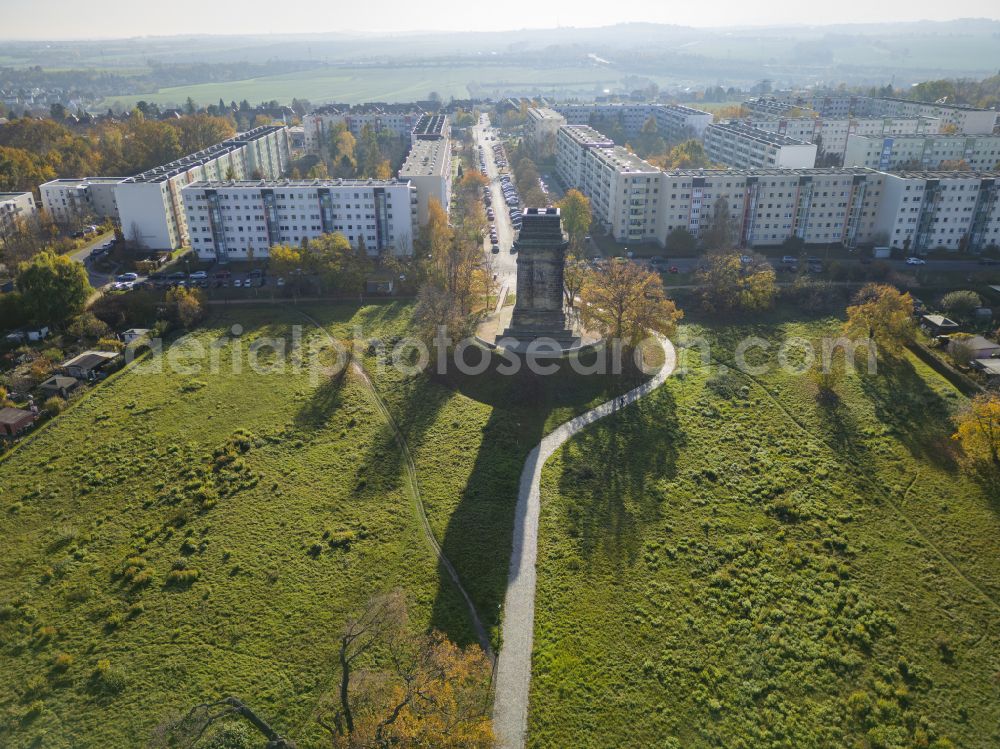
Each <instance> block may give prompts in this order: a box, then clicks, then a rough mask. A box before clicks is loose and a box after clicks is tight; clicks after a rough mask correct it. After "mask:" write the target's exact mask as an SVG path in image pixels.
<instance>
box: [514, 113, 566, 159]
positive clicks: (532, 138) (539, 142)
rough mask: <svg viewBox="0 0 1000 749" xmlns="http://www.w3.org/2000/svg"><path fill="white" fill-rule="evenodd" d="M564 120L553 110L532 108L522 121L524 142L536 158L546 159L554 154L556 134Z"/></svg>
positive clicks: (564, 122)
mask: <svg viewBox="0 0 1000 749" xmlns="http://www.w3.org/2000/svg"><path fill="white" fill-rule="evenodd" d="M565 124H566V118H565V117H563V116H562V115H561V114H559V113H558V112H556V111H555V110H554V109H548V108H546V107H538V108H536V107H532V108H531V109H529V110H528V113H527V118H526V119H525V121H524V140H525V142H526V143H527V145H528V148H529V149H530V150H531V153H533V154H534V155H535V156H536V157H538V158H542V159H548V158H551V157H552V156H554V155H555V152H556V133H558V132H559V128H561V127H562V126H563V125H565Z"/></svg>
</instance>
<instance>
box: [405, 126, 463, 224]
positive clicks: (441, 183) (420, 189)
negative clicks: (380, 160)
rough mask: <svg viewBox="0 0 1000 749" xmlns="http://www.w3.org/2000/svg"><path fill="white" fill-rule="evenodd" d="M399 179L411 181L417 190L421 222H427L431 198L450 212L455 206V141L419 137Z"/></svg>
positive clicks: (418, 215) (418, 218)
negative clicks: (452, 175)
mask: <svg viewBox="0 0 1000 749" xmlns="http://www.w3.org/2000/svg"><path fill="white" fill-rule="evenodd" d="M399 179H400V180H401V181H408V182H410V183H411V184H412V185H413V187H414V188H415V189H416V192H417V218H416V221H417V225H418V226H423V225H424V224H426V223H427V217H428V206H429V204H430V200H431V198H437V200H438V202H439V203H440V204H441V207H442V208H444V210H445V211H446V212H447V211H448V210H449V207H450V205H451V189H452V178H451V141H450V140H449V139H448V138H444V139H442V140H417V141H414V142H413V147H412V148H411V149H410V153H409V154H408V155H407V157H406V161H404V162H403V166H402V167H401V168H400V170H399Z"/></svg>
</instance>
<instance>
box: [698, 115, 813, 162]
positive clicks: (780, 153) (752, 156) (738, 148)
mask: <svg viewBox="0 0 1000 749" xmlns="http://www.w3.org/2000/svg"><path fill="white" fill-rule="evenodd" d="M705 153H706V154H707V155H708V157H709V158H710V159H712V161H715V162H718V163H721V164H725V165H727V166H729V167H732V168H734V169H752V168H779V169H811V168H812V167H814V166H816V144H815V143H806V142H804V141H801V140H796V139H795V138H789V137H788V136H786V135H780V134H778V133H771V132H767V131H766V130H760V129H758V128H755V127H751V126H750V125H747V124H745V123H742V122H729V123H721V122H720V123H716V124H712V125H709V126H708V127H707V128H705Z"/></svg>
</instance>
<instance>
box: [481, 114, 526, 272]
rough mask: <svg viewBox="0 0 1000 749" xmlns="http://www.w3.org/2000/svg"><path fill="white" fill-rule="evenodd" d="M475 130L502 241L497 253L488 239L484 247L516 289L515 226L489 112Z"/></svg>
mask: <svg viewBox="0 0 1000 749" xmlns="http://www.w3.org/2000/svg"><path fill="white" fill-rule="evenodd" d="M473 134H474V138H475V142H476V144H477V146H482V147H483V153H484V157H485V159H486V177H487V179H489V181H490V194H491V195H492V196H493V211H494V213H495V215H496V219H495V220H494V222H493V223H494V224H495V226H496V228H497V237H498V238H499V244H500V253H499V254H497V255H494V254H493V253H492V252H491V251H490V246H489V243H487V244H486V245H485V246H484V251H485V252H486V254H487V255H489V256H490V258H491V260H492V263H493V272H494V273H496V275H497V281H498V282H499V284H500V285H501V286H502V285H503V284H505V283H506V284H507V285H508V290H509V291H514V289H515V286H516V282H517V255H516V254H512V253H511V251H510V248H511V246H512V245H513V244H514V227H513V226H512V225H511V222H510V214H509V213H508V212H507V204H506V203H505V202H504V199H503V192H501V190H500V170H499V169H498V168H497V165H496V160H495V159H494V158H493V145H494V144H495V143H498V142H499V141H498V140H486V138H487V136H489V137H492V138H497V137H498V136H497V135H496V131H495V130H493V129H492V128H491V127H490V121H489V118H488V117H486V115H483V117H482V118H481V119H480V120H479V122H478V123H477V124H476V126H475V128H473Z"/></svg>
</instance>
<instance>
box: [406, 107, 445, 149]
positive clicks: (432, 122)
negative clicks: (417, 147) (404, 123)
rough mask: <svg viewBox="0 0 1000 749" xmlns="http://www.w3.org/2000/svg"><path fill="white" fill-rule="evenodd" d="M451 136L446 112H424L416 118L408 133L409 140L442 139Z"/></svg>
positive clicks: (413, 141)
mask: <svg viewBox="0 0 1000 749" xmlns="http://www.w3.org/2000/svg"><path fill="white" fill-rule="evenodd" d="M450 137H451V120H449V119H448V115H446V114H425V115H421V117H420V119H418V120H417V124H416V125H414V126H413V131H412V132H411V133H410V141H411V142H412V143H416V142H417V141H418V140H442V139H444V138H450Z"/></svg>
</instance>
